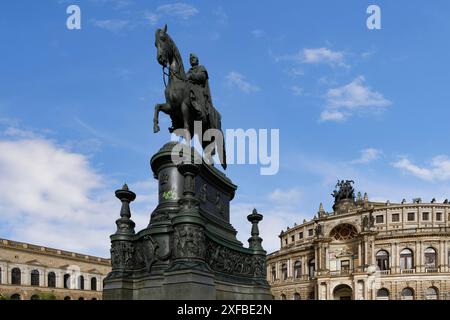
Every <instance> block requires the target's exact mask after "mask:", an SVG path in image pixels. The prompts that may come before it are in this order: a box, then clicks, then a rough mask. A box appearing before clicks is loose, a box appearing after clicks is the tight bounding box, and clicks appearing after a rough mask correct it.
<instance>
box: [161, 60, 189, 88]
mask: <svg viewBox="0 0 450 320" xmlns="http://www.w3.org/2000/svg"><path fill="white" fill-rule="evenodd" d="M166 69H167V70H169V72H168V73H166V71H165V70H166ZM165 76H167V77H169V78H170V77H171V76H173V77H175V78H177V79H178V80H180V81H183V82H188V80H187V79H183V78H182V77H181V76H180V73H179V72H177V71H173V70H172V69H171V68H170V65H169V66H163V67H162V77H163V82H164V87H166V88H167V83H166V77H165Z"/></svg>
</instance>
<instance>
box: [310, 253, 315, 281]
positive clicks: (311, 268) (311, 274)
mask: <svg viewBox="0 0 450 320" xmlns="http://www.w3.org/2000/svg"><path fill="white" fill-rule="evenodd" d="M315 270H316V260H315V259H314V258H312V259H311V260H309V263H308V271H309V273H308V275H309V277H310V278H312V277H314V271H315Z"/></svg>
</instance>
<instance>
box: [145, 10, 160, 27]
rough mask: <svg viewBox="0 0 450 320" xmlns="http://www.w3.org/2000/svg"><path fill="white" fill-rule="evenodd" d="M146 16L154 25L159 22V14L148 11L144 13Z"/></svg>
mask: <svg viewBox="0 0 450 320" xmlns="http://www.w3.org/2000/svg"><path fill="white" fill-rule="evenodd" d="M144 17H145V19H146V20H147V21H148V22H149V23H150V24H151V25H152V26H153V25H155V24H157V23H158V21H159V15H157V14H156V13H154V12H149V11H147V12H145V13H144Z"/></svg>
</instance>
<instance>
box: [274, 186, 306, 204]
mask: <svg viewBox="0 0 450 320" xmlns="http://www.w3.org/2000/svg"><path fill="white" fill-rule="evenodd" d="M301 194H302V192H301V190H300V189H298V188H293V189H288V190H282V189H278V188H277V189H275V190H274V191H272V192H271V193H270V194H269V199H270V200H272V201H274V202H276V203H281V204H287V203H288V204H296V203H298V202H299V201H300V197H301Z"/></svg>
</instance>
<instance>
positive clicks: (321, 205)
mask: <svg viewBox="0 0 450 320" xmlns="http://www.w3.org/2000/svg"><path fill="white" fill-rule="evenodd" d="M319 212H325V210H324V209H323V203H322V202H321V203H320V205H319Z"/></svg>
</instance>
